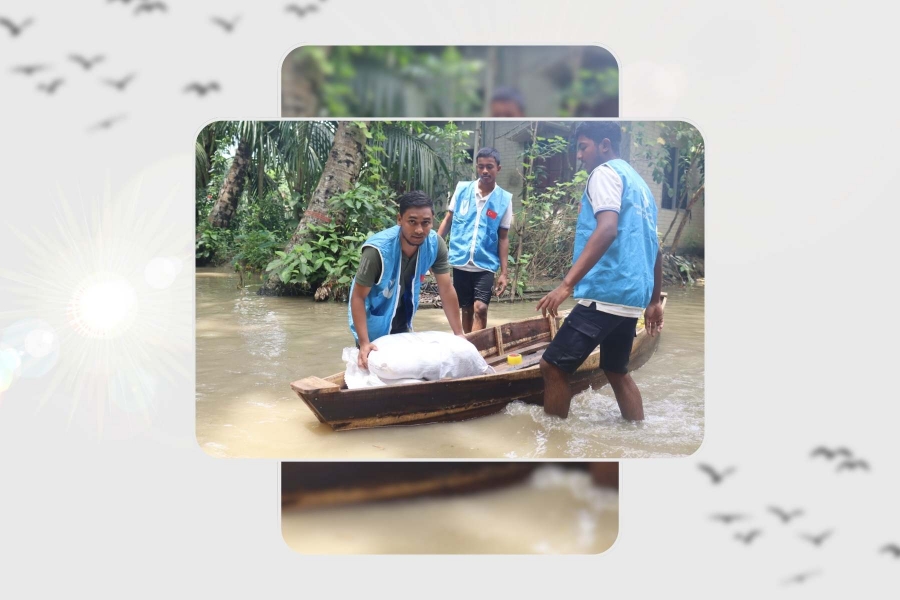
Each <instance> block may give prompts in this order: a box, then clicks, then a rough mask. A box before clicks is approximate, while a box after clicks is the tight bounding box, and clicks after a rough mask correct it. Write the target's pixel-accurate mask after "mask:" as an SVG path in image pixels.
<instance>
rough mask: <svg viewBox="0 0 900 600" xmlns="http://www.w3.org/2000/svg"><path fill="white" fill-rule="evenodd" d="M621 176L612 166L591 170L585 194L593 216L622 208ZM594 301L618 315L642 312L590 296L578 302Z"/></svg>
mask: <svg viewBox="0 0 900 600" xmlns="http://www.w3.org/2000/svg"><path fill="white" fill-rule="evenodd" d="M623 187H624V186H623V185H622V178H621V177H619V174H618V173H616V172H615V171H614V170H613V169H612V167H609V166H607V165H600V166H599V167H597V168H596V169H594V170H593V171H592V172H591V175H590V177H588V183H587V194H588V200H589V201H590V203H591V208H593V209H594V216H595V217H596V216H597V213H599V212H602V211H604V210H612V211H615V212H616V213H618V212H619V211H620V210H621V209H622V189H623ZM593 303H596V308H597V310H602V311H603V312H606V313H609V314H611V315H619V316H620V317H629V318H635V319H639V318H640V317H641V315H642V314H644V308H643V307H637V306H623V305H621V304H610V303H608V302H600V301H599V300H591V299H590V298H582V299H581V300H579V301H578V304H582V305H584V306H590V305H591V304H593Z"/></svg>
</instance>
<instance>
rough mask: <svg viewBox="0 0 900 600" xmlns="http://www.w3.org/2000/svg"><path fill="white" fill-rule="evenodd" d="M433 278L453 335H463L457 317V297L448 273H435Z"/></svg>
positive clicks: (460, 323) (460, 322)
mask: <svg viewBox="0 0 900 600" xmlns="http://www.w3.org/2000/svg"><path fill="white" fill-rule="evenodd" d="M434 279H435V280H436V281H437V286H438V294H439V295H440V297H441V304H442V305H443V307H444V314H445V315H447V322H448V323H450V329H452V330H453V333H454V334H455V335H463V328H462V321H461V320H460V317H459V298H457V297H456V290H455V289H453V280H452V279H450V273H441V274H435V276H434Z"/></svg>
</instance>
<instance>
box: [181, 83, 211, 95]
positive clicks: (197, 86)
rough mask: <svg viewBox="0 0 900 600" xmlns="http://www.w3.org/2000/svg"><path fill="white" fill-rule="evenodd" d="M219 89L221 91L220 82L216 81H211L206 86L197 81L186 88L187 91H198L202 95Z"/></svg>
mask: <svg viewBox="0 0 900 600" xmlns="http://www.w3.org/2000/svg"><path fill="white" fill-rule="evenodd" d="M218 91H219V84H218V83H216V82H215V81H210V82H209V83H207V84H206V85H205V86H204V85H203V84H202V83H198V82H196V81H195V82H193V83H191V84H189V85H188V86H187V87H185V88H184V92H185V93H188V92H197V95H198V96H200V97H203V96H205V95H206V94H208V93H209V92H218Z"/></svg>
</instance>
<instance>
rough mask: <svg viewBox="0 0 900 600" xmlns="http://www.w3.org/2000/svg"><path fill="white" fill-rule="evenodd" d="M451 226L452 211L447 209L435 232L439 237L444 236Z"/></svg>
mask: <svg viewBox="0 0 900 600" xmlns="http://www.w3.org/2000/svg"><path fill="white" fill-rule="evenodd" d="M452 226H453V211H452V210H448V211H447V214H446V215H444V220H443V221H441V226H440V227H438V230H437V234H438V237H439V238H442V237H444V236H445V235H447V233H448V232H449V231H450V227H452Z"/></svg>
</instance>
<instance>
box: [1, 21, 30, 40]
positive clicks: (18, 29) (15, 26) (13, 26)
mask: <svg viewBox="0 0 900 600" xmlns="http://www.w3.org/2000/svg"><path fill="white" fill-rule="evenodd" d="M32 23H34V19H26V20H24V21H22V22H21V23H13V22H12V21H10V20H9V19H7V18H6V17H0V25H3V26H4V27H6V28H7V29H9V33H10V35H12V36H13V37H19V35H20V34H21V33H22V32H23V31H25V28H26V27H28V26H29V25H31V24H32Z"/></svg>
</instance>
